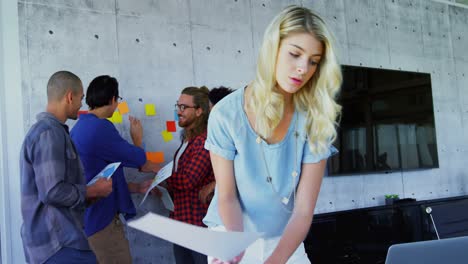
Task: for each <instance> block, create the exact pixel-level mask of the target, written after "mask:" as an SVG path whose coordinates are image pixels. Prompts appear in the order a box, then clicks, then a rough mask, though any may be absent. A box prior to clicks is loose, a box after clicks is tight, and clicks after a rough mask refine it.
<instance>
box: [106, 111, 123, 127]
mask: <svg viewBox="0 0 468 264" xmlns="http://www.w3.org/2000/svg"><path fill="white" fill-rule="evenodd" d="M107 119H108V120H109V121H111V122H112V123H114V124H120V123H122V121H123V118H122V116H121V115H120V113H119V112H117V111H115V112H114V113H113V114H112V117H110V118H107Z"/></svg>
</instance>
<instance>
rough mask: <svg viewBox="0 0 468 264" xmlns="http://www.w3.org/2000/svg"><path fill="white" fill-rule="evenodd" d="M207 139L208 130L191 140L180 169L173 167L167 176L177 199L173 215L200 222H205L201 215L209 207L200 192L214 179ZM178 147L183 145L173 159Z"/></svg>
mask: <svg viewBox="0 0 468 264" xmlns="http://www.w3.org/2000/svg"><path fill="white" fill-rule="evenodd" d="M205 141H206V132H204V133H203V134H201V135H198V136H196V137H195V138H193V139H192V140H190V141H189V142H188V145H187V148H186V149H185V151H184V153H182V155H181V156H180V158H179V161H178V163H177V171H173V172H172V176H171V177H169V179H167V184H168V188H169V190H170V191H171V194H172V198H173V200H174V212H172V213H171V215H170V217H171V218H173V219H175V220H178V221H182V222H185V223H189V224H192V225H197V226H205V225H204V224H203V223H202V219H203V217H205V214H206V211H207V210H208V204H203V203H202V202H201V201H200V199H199V198H198V193H199V192H200V189H201V188H202V187H203V186H205V185H207V184H208V183H210V182H212V181H214V174H213V168H212V167H211V159H210V153H209V152H208V150H206V149H205V148H204V145H205ZM179 150H180V147H179V149H178V150H177V151H176V153H175V154H174V160H175V157H176V156H177V153H178V152H179ZM174 167H175V166H174Z"/></svg>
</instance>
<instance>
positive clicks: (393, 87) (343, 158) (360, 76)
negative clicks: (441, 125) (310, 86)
mask: <svg viewBox="0 0 468 264" xmlns="http://www.w3.org/2000/svg"><path fill="white" fill-rule="evenodd" d="M338 101H339V103H340V104H341V105H342V107H343V109H342V116H341V120H340V125H339V128H338V137H337V140H336V142H335V146H336V147H337V148H338V149H339V150H340V152H339V153H338V154H336V155H335V156H333V157H331V158H330V159H329V162H328V174H329V175H340V174H347V175H348V174H356V173H359V174H361V173H372V172H392V171H404V170H415V169H426V168H437V167H438V166H439V161H438V156H437V142H436V131H435V126H434V110H433V102H432V89H431V76H430V74H428V73H419V72H405V71H395V70H385V69H373V68H365V67H355V66H343V86H342V91H341V94H340V96H339V100H338Z"/></svg>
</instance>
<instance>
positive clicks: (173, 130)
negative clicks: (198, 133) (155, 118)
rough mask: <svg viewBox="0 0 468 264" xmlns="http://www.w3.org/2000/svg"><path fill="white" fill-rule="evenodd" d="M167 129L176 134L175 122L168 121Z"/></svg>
mask: <svg viewBox="0 0 468 264" xmlns="http://www.w3.org/2000/svg"><path fill="white" fill-rule="evenodd" d="M166 128H167V131H168V132H176V124H175V121H166Z"/></svg>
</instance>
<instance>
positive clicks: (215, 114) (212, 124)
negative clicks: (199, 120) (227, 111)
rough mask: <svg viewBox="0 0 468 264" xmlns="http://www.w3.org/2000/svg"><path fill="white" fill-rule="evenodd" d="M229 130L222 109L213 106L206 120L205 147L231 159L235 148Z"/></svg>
mask: <svg viewBox="0 0 468 264" xmlns="http://www.w3.org/2000/svg"><path fill="white" fill-rule="evenodd" d="M231 131H232V130H231V129H230V127H229V123H228V120H226V119H225V118H224V117H223V114H222V109H220V108H219V107H217V106H215V107H214V108H213V110H212V111H211V113H210V118H209V120H208V137H207V139H206V142H205V148H206V149H207V150H209V151H211V152H213V153H215V154H217V155H219V156H221V157H223V158H225V159H227V160H233V159H234V156H235V154H236V148H235V146H234V140H233V138H232V136H231V133H230V132H231Z"/></svg>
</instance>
